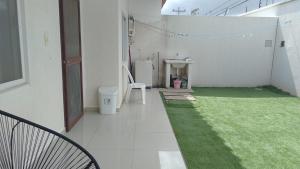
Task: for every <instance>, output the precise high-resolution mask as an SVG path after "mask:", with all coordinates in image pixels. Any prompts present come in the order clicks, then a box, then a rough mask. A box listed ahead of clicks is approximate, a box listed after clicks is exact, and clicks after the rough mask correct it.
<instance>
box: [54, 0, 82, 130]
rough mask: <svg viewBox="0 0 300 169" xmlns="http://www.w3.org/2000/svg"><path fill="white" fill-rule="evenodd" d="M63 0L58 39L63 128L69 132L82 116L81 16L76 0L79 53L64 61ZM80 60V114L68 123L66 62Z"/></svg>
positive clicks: (60, 4) (60, 6)
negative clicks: (60, 62) (59, 42)
mask: <svg viewBox="0 0 300 169" xmlns="http://www.w3.org/2000/svg"><path fill="white" fill-rule="evenodd" d="M62 1H63V0H58V2H59V19H60V39H61V61H62V81H63V84H62V85H63V104H64V118H65V119H64V122H65V130H66V132H69V131H70V130H71V128H72V127H74V126H75V124H76V123H77V122H78V121H79V120H80V119H81V118H82V116H83V114H84V112H83V74H82V44H81V18H80V16H81V15H80V0H78V27H79V48H80V49H79V54H80V56H79V57H80V59H78V58H72V59H70V60H69V61H65V58H67V57H66V52H65V31H64V14H63V2H62ZM78 62H80V79H81V105H82V107H81V114H80V116H78V117H77V118H76V119H75V120H74V122H73V123H71V124H70V126H69V124H68V121H69V117H68V95H67V94H68V88H67V73H68V72H67V66H68V64H73V63H78Z"/></svg>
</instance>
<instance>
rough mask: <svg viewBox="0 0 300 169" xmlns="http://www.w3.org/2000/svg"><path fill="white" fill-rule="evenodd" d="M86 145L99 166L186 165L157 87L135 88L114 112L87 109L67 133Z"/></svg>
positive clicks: (147, 168)
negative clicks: (143, 94) (143, 96)
mask: <svg viewBox="0 0 300 169" xmlns="http://www.w3.org/2000/svg"><path fill="white" fill-rule="evenodd" d="M66 135H67V136H68V137H69V138H71V139H73V140H75V141H76V142H78V143H79V144H81V145H82V146H83V147H85V148H86V149H87V150H88V151H89V152H90V153H91V154H92V155H94V157H95V158H96V160H97V161H98V162H99V164H100V167H101V169H186V167H185V164H184V161H183V158H182V155H181V153H180V150H179V147H178V144H177V141H176V138H175V135H174V133H173V131H172V127H171V125H170V122H169V119H168V116H167V113H166V111H165V109H164V105H163V102H162V100H161V98H160V95H159V92H158V90H157V89H152V90H149V91H147V104H146V105H142V104H141V96H140V93H139V92H138V91H133V93H132V96H131V100H130V102H129V103H126V104H124V105H123V107H122V108H121V110H120V112H119V113H118V114H116V115H100V114H99V113H86V114H85V116H84V118H83V119H82V120H81V121H80V122H79V123H78V124H77V126H75V128H74V129H73V130H72V131H71V132H70V133H68V134H66Z"/></svg>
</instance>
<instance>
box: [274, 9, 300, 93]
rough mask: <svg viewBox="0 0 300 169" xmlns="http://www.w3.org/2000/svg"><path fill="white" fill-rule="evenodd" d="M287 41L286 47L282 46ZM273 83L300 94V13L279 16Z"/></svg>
mask: <svg viewBox="0 0 300 169" xmlns="http://www.w3.org/2000/svg"><path fill="white" fill-rule="evenodd" d="M281 41H285V44H286V45H285V47H280V43H281ZM274 57H275V58H274V67H273V73H272V84H273V85H274V86H276V87H278V88H280V89H282V90H284V91H287V92H289V93H290V94H292V95H296V96H300V13H294V14H289V15H285V16H281V17H280V18H279V24H278V31H277V43H276V49H275V55H274Z"/></svg>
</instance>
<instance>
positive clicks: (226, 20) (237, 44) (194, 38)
mask: <svg viewBox="0 0 300 169" xmlns="http://www.w3.org/2000/svg"><path fill="white" fill-rule="evenodd" d="M276 25H277V19H276V18H241V17H189V16H180V17H178V16H168V17H167V30H168V31H170V32H175V33H179V34H187V35H188V36H186V37H182V36H176V35H175V36H171V37H167V55H166V57H168V58H174V57H175V56H176V53H179V54H180V55H182V56H183V57H185V56H188V57H191V58H192V59H193V60H194V61H195V64H193V69H192V76H193V78H192V84H193V86H215V87H254V86H261V85H269V84H270V83H271V70H272V60H273V51H274V48H273V47H268V48H266V47H265V40H272V41H273V44H274V41H275V33H276Z"/></svg>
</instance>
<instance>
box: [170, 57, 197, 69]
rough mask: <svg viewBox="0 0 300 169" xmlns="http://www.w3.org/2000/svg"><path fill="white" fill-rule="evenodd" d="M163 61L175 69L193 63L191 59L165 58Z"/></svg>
mask: <svg viewBox="0 0 300 169" xmlns="http://www.w3.org/2000/svg"><path fill="white" fill-rule="evenodd" d="M165 63H167V64H170V65H172V67H174V68H177V69H182V68H184V67H185V65H187V64H192V63H194V62H193V61H192V60H191V59H166V60H165Z"/></svg>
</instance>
